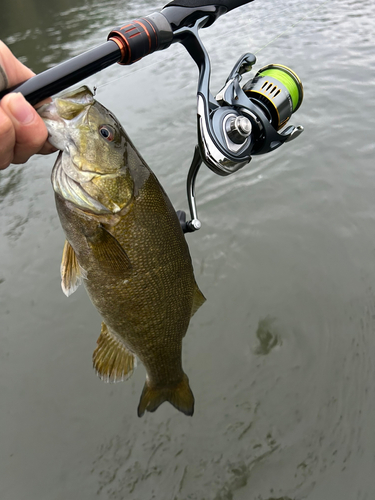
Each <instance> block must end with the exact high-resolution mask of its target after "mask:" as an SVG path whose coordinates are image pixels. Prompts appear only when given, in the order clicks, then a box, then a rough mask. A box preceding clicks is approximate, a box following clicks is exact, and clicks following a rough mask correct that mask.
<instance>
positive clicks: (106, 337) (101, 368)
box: [92, 322, 137, 382]
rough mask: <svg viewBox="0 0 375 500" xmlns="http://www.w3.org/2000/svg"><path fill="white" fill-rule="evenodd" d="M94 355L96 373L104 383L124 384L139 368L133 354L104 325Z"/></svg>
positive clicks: (103, 324)
mask: <svg viewBox="0 0 375 500" xmlns="http://www.w3.org/2000/svg"><path fill="white" fill-rule="evenodd" d="M97 344H98V346H97V348H96V349H95V351H94V354H93V357H92V358H93V365H94V368H95V371H96V373H97V375H98V376H99V378H100V379H101V380H104V382H122V381H123V380H126V379H127V378H129V377H130V376H131V375H132V373H133V371H134V368H135V367H136V366H137V363H136V358H135V356H134V354H133V353H131V352H130V351H128V349H126V347H125V346H124V344H123V343H122V342H121V341H120V340H119V339H118V338H117V337H116V336H115V335H114V334H113V333H111V331H110V330H109V329H108V327H107V325H106V324H105V323H104V322H103V323H102V331H101V333H100V336H99V338H98V341H97Z"/></svg>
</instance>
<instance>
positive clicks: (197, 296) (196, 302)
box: [190, 283, 206, 317]
mask: <svg viewBox="0 0 375 500" xmlns="http://www.w3.org/2000/svg"><path fill="white" fill-rule="evenodd" d="M205 302H206V297H205V296H204V295H203V293H202V292H201V291H200V290H199V288H198V285H197V284H196V283H195V289H194V293H193V305H192V308H191V316H190V317H192V316H194V314H195V313H196V312H197V311H198V309H199V308H200V306H201V305H203V304H204V303H205Z"/></svg>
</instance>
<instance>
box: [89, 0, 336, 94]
mask: <svg viewBox="0 0 375 500" xmlns="http://www.w3.org/2000/svg"><path fill="white" fill-rule="evenodd" d="M328 2H329V0H325V1H324V2H322V3H320V4H319V5H318V7H316V8H315V9H312V10H310V11H308V12H307V14H306V15H305V16H303V17H301V18H299V19H298V20H297V21H296V22H295V23H293V24H290V25H288V27H287V28H286V29H285V30H284V31H282V32H281V33H278V34H277V35H276V36H275V37H274V38H272V39H271V40H270V41H268V42H267V43H266V44H265V45H263V46H262V47H261V48H260V49H258V50H257V51H256V52H254V54H259V52H261V51H262V50H263V49H265V48H266V47H268V46H269V45H271V44H272V43H274V42H275V41H276V40H277V39H279V38H280V37H282V36H283V35H284V34H285V33H287V32H288V31H291V30H292V29H293V28H295V27H296V26H297V25H298V24H300V23H301V22H302V21H304V20H305V19H307V18H309V17H311V16H312V15H314V14H315V12H317V11H319V9H321V8H322V7H323V6H324V5H326V4H327V3H328ZM301 3H302V2H301ZM294 8H295V6H292V7H289V8H287V9H283V10H279V11H277V12H275V13H272V14H267V15H265V16H260V17H257V18H252V19H251V20H249V21H246V22H245V23H244V24H243V25H242V27H241V28H244V27H245V26H246V27H249V26H251V25H253V24H255V23H259V22H261V21H263V20H265V19H269V18H279V17H280V13H282V12H290V11H291V10H293V9H294ZM229 34H233V29H231V30H229V31H227V32H224V33H221V34H220V37H224V36H226V35H229ZM177 50H178V49H177ZM182 52H184V49H182V47H181V53H182ZM170 61H171V57H170V54H168V55H165V57H163V58H161V59H158V60H157V61H155V62H152V63H148V64H147V65H145V66H143V67H138V68H134V69H133V70H131V71H130V72H128V73H124V74H122V75H120V76H118V77H116V78H113V79H111V80H109V81H106V82H105V83H101V84H99V85H95V91H97V90H98V89H101V88H102V87H105V86H107V85H110V84H112V83H114V82H117V81H118V80H121V79H123V78H128V77H129V76H131V75H133V74H135V73H138V72H139V71H143V70H146V69H148V68H151V67H153V66H156V65H160V63H163V62H170ZM181 90H183V89H181V88H179V89H176V92H180V91H181Z"/></svg>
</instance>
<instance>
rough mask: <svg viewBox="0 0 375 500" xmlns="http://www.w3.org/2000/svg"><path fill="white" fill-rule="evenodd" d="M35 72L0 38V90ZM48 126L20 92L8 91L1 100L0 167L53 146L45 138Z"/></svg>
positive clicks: (44, 151)
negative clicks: (19, 59)
mask: <svg viewBox="0 0 375 500" xmlns="http://www.w3.org/2000/svg"><path fill="white" fill-rule="evenodd" d="M32 76H34V73H33V72H32V71H31V70H30V69H29V68H27V67H26V66H24V65H23V64H22V63H21V62H20V61H18V59H17V58H16V57H15V56H14V55H13V54H12V52H11V51H10V50H9V49H8V47H7V46H6V45H5V44H4V43H3V42H2V41H1V40H0V91H1V90H4V89H6V88H8V87H12V86H13V85H16V84H17V83H21V82H23V81H24V80H27V79H28V78H30V77H32ZM47 138H48V132H47V128H46V126H45V124H44V122H43V120H42V119H41V117H40V116H39V115H38V113H37V112H36V111H35V109H34V108H33V107H32V106H31V104H29V103H28V102H27V101H26V100H25V98H24V97H23V95H22V94H20V93H10V94H7V95H6V96H4V97H3V98H2V99H1V101H0V170H2V169H4V168H7V167H8V166H9V165H10V164H11V163H16V164H19V163H25V162H26V161H27V160H28V159H29V158H30V156H32V155H34V154H36V153H40V154H48V153H52V152H53V151H56V149H55V148H54V147H53V146H52V145H51V144H50V143H49V142H47Z"/></svg>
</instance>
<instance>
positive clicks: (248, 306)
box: [0, 0, 375, 500]
mask: <svg viewBox="0 0 375 500" xmlns="http://www.w3.org/2000/svg"><path fill="white" fill-rule="evenodd" d="M158 7H160V4H157V3H156V2H154V1H148V2H146V1H144V2H135V1H130V2H127V3H125V2H120V1H114V0H110V1H107V2H98V1H97V0H78V1H74V2H73V0H56V1H55V2H53V3H52V2H46V0H35V1H31V0H24V1H22V2H20V1H19V0H17V1H16V0H15V1H13V2H7V3H6V4H4V5H3V6H2V13H1V16H0V38H1V39H3V40H4V41H5V42H6V43H7V44H8V45H9V46H10V47H11V49H12V50H13V51H14V53H15V54H16V55H17V56H18V57H20V58H21V60H22V61H24V62H25V63H26V64H28V65H29V66H30V67H32V69H34V71H36V72H40V71H42V70H43V69H46V68H48V67H50V66H53V65H55V64H57V63H58V62H60V61H63V60H65V59H67V58H69V57H71V56H73V55H76V54H79V53H81V52H82V51H84V50H86V49H88V48H90V47H91V46H92V45H97V44H99V43H102V42H103V41H104V40H105V39H106V35H107V33H108V32H109V30H110V29H111V27H113V26H116V25H118V24H121V22H122V21H124V20H127V19H131V18H133V17H136V16H141V15H144V14H147V13H150V12H152V11H154V10H158ZM315 9H316V10H315ZM313 10H314V12H313V13H312V14H311V15H309V16H308V13H309V12H312V11H313ZM374 14H375V5H374V3H373V1H372V0H367V1H362V2H360V3H359V2H356V1H353V0H352V1H350V0H332V1H331V2H325V3H324V4H323V3H322V4H321V7H320V8H319V4H318V3H315V4H311V3H310V2H301V0H298V1H297V0H287V1H281V0H256V1H254V2H253V3H252V4H250V5H248V6H244V7H242V8H241V9H238V10H235V11H233V12H231V13H230V14H228V15H226V16H223V17H222V18H221V19H220V20H219V21H218V22H217V23H215V25H214V26H212V27H211V28H209V29H207V30H204V31H203V32H202V38H203V40H204V42H205V44H206V46H207V49H208V51H209V54H210V56H211V59H212V63H213V71H212V90H213V92H216V91H217V90H219V88H220V87H221V85H222V84H223V83H224V82H225V79H226V77H227V75H228V73H229V71H230V69H231V68H232V66H233V64H234V63H235V61H236V60H237V59H238V58H239V57H240V55H241V54H243V53H244V52H247V51H253V52H256V51H258V50H259V49H260V48H261V47H263V46H265V45H266V44H267V43H268V42H269V41H270V40H271V39H273V38H275V37H276V36H277V35H278V34H279V33H282V32H285V30H286V29H287V27H288V26H290V25H291V24H295V23H296V22H297V21H298V20H299V19H302V18H305V19H303V20H302V21H301V22H300V23H299V24H297V25H296V26H295V27H294V28H293V29H290V30H288V31H286V32H285V33H284V34H283V35H282V36H281V37H279V38H277V39H276V40H275V41H274V42H273V43H272V44H271V45H268V46H267V47H266V48H264V49H263V50H261V51H260V52H259V53H258V54H257V65H256V66H255V67H254V70H255V71H257V70H258V69H259V68H261V67H262V66H264V65H266V64H269V63H279V64H283V65H285V66H288V67H290V68H291V69H293V70H294V71H295V72H296V73H297V74H298V76H299V77H300V78H301V80H302V82H303V85H304V91H305V97H304V102H303V104H302V106H301V108H300V109H299V110H298V111H297V113H296V114H294V115H293V116H292V118H291V120H290V121H291V123H293V124H295V125H298V124H302V125H303V126H304V127H305V132H304V133H303V134H302V135H301V136H300V137H299V138H298V139H297V140H296V141H294V142H292V143H290V144H286V145H285V146H283V147H282V148H281V149H279V150H277V151H276V152H274V153H272V154H269V155H266V156H263V157H257V158H254V159H253V161H252V162H251V164H250V165H249V166H248V167H245V168H244V169H242V170H241V171H239V172H238V173H236V174H233V175H232V176H230V177H226V178H221V177H218V176H215V174H213V173H211V172H210V171H209V170H208V169H202V172H201V173H200V174H199V177H198V181H197V188H196V194H197V198H198V211H199V216H200V219H201V221H202V229H201V230H200V231H199V232H198V233H196V234H191V235H188V241H189V245H190V250H191V254H192V257H193V261H194V266H195V272H196V278H197V282H198V283H199V286H200V288H201V290H202V291H203V293H204V294H205V296H206V297H207V302H206V303H205V305H204V306H203V307H202V308H201V310H200V311H199V312H198V313H197V314H196V316H194V318H193V320H192V322H191V325H190V328H189V331H188V334H187V336H186V338H185V340H184V346H183V364H184V367H185V370H186V372H187V374H188V376H189V379H190V382H191V387H192V389H193V392H194V394H195V398H196V409H195V414H194V416H193V417H192V418H187V417H185V416H184V415H182V414H179V413H178V412H177V411H176V410H174V409H173V408H172V407H171V406H170V405H168V404H165V405H163V406H161V407H160V408H159V410H158V411H157V412H156V413H154V414H147V415H145V417H143V418H142V419H138V417H137V416H136V407H137V404H138V400H139V396H140V393H141V390H142V387H143V383H144V378H145V371H144V368H143V367H142V366H139V367H138V368H137V370H136V372H135V374H134V376H133V378H132V379H131V380H130V381H128V382H124V383H121V384H116V385H106V384H104V383H102V382H101V381H100V380H99V379H98V378H97V377H96V375H95V373H94V372H93V370H92V368H91V355H92V352H93V350H94V348H95V345H96V339H97V337H98V335H99V333H100V318H99V316H98V314H97V313H96V311H95V309H94V308H93V306H92V305H91V303H90V301H89V299H88V298H87V296H86V293H85V291H84V290H83V289H80V290H78V291H77V292H76V293H74V294H73V295H72V296H71V297H69V299H67V298H66V297H65V295H64V294H63V293H62V291H61V289H60V278H59V266H60V259H61V253H62V247H63V242H64V236H63V233H62V230H61V228H60V224H59V221H58V217H57V214H56V210H55V207H54V199H53V193H52V188H51V184H50V180H49V177H50V173H51V169H52V166H53V163H54V157H52V156H50V157H34V158H33V159H32V160H30V161H29V162H28V163H27V164H26V165H22V166H13V167H11V168H9V169H8V170H6V171H5V172H2V173H1V177H0V203H1V206H0V229H1V238H0V255H1V265H0V314H1V329H0V401H1V403H0V498H1V500H20V499H28V500H66V499H68V498H69V499H71V500H75V499H77V500H92V499H96V498H98V499H102V500H109V499H117V500H152V499H153V500H154V499H155V500H188V499H190V500H305V499H308V500H328V499H329V500H372V499H373V498H374V491H375V475H374V470H375V454H374V450H375V432H374V421H375V382H374V380H375V167H374V153H375V146H374V129H375V100H374V96H375V84H374V82H375V69H374V68H375V51H374V42H373V39H374V37H373V33H374V28H375V20H374V19H375V16H374ZM306 16H307V17H306ZM120 77H121V78H120ZM196 79H197V69H196V67H195V66H194V63H193V62H192V61H191V60H190V59H189V57H188V55H187V54H186V52H185V50H184V49H183V48H182V47H180V46H173V47H171V48H170V49H168V51H164V52H161V53H158V54H154V55H153V56H151V57H149V58H147V59H145V60H144V61H141V62H140V63H137V64H136V65H134V66H132V67H130V68H126V67H119V66H118V65H116V66H113V67H111V68H108V69H107V70H105V71H104V72H102V73H101V74H99V75H97V76H95V77H92V78H91V79H90V80H89V82H88V83H89V84H90V85H92V86H93V85H95V86H97V87H98V93H97V97H98V99H99V100H100V101H101V102H102V103H103V104H104V105H105V106H107V107H108V108H110V109H111V110H112V111H113V112H114V113H115V114H116V115H117V116H118V118H119V119H120V120H121V122H122V123H123V125H124V127H125V128H126V130H127V131H128V133H129V135H130V136H131V138H132V140H133V141H134V143H135V144H136V146H137V147H138V148H139V149H140V151H141V152H142V154H143V156H144V157H145V159H146V161H147V162H148V163H149V165H150V166H151V168H152V169H153V170H154V172H155V173H156V174H157V176H158V177H159V179H160V181H161V183H162V184H163V186H164V187H165V189H166V191H167V192H168V194H169V196H170V198H171V200H172V202H173V203H174V205H175V207H176V209H186V208H187V202H186V197H185V179H186V174H187V171H188V168H189V164H190V160H191V157H192V153H193V150H194V146H195V142H196V95H195V91H196Z"/></svg>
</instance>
